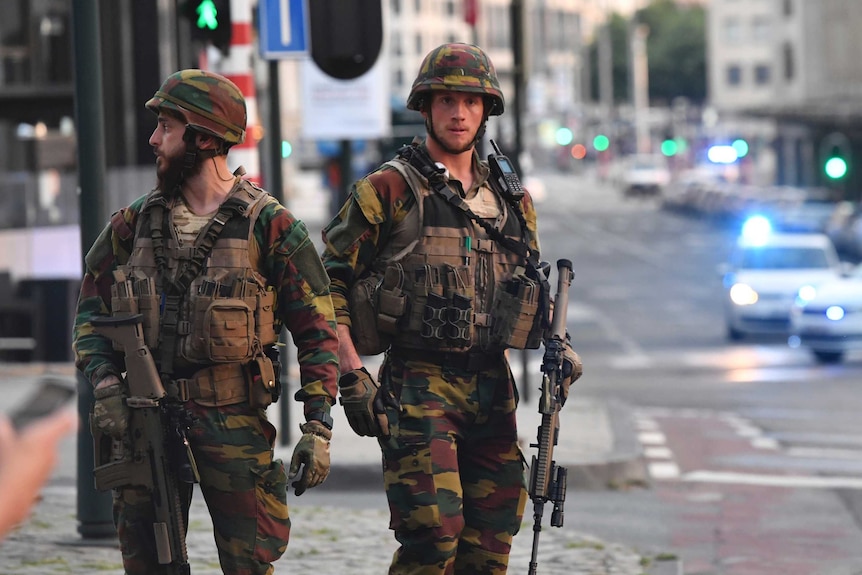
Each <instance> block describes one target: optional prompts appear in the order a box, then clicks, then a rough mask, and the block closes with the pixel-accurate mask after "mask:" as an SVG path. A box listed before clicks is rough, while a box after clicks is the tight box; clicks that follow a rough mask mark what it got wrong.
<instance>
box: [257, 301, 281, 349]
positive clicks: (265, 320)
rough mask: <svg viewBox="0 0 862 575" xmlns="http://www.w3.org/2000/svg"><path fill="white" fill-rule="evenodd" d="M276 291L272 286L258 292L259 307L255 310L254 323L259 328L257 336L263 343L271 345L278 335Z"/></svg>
mask: <svg viewBox="0 0 862 575" xmlns="http://www.w3.org/2000/svg"><path fill="white" fill-rule="evenodd" d="M274 322H275V292H274V291H273V290H272V288H267V289H266V291H264V290H259V291H258V292H257V307H256V308H255V310H254V323H255V326H256V328H257V337H258V339H260V344H261V345H270V344H273V343H275V342H276V340H277V339H278V335H277V334H276V333H275V326H274Z"/></svg>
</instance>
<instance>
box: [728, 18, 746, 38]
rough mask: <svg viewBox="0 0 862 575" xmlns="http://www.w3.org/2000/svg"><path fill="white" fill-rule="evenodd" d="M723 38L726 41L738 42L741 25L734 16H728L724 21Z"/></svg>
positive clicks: (740, 34)
mask: <svg viewBox="0 0 862 575" xmlns="http://www.w3.org/2000/svg"><path fill="white" fill-rule="evenodd" d="M724 39H725V41H727V42H738V41H739V40H741V39H742V25H741V24H740V23H739V20H738V19H736V18H728V19H726V20H725V21H724Z"/></svg>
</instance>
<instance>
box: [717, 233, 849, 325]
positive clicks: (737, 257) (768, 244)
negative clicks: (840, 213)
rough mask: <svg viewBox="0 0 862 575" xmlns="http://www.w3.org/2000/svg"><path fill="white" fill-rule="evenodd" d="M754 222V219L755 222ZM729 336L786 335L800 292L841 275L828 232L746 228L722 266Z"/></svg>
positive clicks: (840, 268) (839, 263) (836, 255)
mask: <svg viewBox="0 0 862 575" xmlns="http://www.w3.org/2000/svg"><path fill="white" fill-rule="evenodd" d="M754 222H755V220H751V223H754ZM722 271H723V272H724V288H725V303H724V309H725V321H726V326H727V337H728V339H730V340H734V341H736V340H740V339H742V338H743V337H745V336H746V335H748V334H768V333H784V334H786V333H788V331H789V327H790V311H791V309H792V308H793V305H794V302H795V300H796V297H797V294H798V293H799V291H800V288H803V287H809V286H810V287H816V286H818V285H820V284H821V283H823V282H826V281H830V280H835V279H837V278H840V277H841V271H842V267H841V262H840V261H839V259H838V254H837V253H836V251H835V247H834V246H833V245H832V241H831V240H830V239H829V238H828V237H827V236H826V235H824V234H782V233H772V232H771V231H770V230H768V229H766V230H762V231H760V232H755V233H752V232H751V231H750V228H749V229H746V228H745V227H744V228H743V233H742V234H741V235H740V237H739V239H738V241H737V245H736V248H735V250H734V251H733V254H732V256H731V259H730V262H728V264H726V266H723V268H722Z"/></svg>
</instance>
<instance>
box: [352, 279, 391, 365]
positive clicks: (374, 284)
mask: <svg viewBox="0 0 862 575" xmlns="http://www.w3.org/2000/svg"><path fill="white" fill-rule="evenodd" d="M381 280H382V274H379V273H371V274H369V275H367V276H365V277H362V278H360V279H359V280H357V281H356V282H355V283H354V284H353V287H351V288H350V293H349V294H348V298H347V299H348V302H347V303H348V305H349V306H350V323H351V326H350V335H351V337H352V339H353V345H354V346H355V347H356V352H357V353H358V354H360V355H377V354H379V353H383V352H384V351H386V349H388V348H389V344H390V343H391V341H392V336H391V335H389V334H386V333H380V331H379V330H378V329H377V310H376V294H377V290H378V286H379V285H380V283H381Z"/></svg>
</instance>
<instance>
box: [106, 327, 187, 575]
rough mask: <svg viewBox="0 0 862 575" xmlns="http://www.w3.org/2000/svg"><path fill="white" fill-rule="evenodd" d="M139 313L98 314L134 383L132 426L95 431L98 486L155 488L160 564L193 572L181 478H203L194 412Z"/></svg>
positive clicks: (174, 571)
mask: <svg viewBox="0 0 862 575" xmlns="http://www.w3.org/2000/svg"><path fill="white" fill-rule="evenodd" d="M141 319H142V316H141V315H140V314H136V315H130V316H127V317H99V318H93V320H92V325H93V329H95V330H96V333H99V334H101V335H104V336H106V337H108V338H110V339H111V341H113V342H114V343H115V344H117V345H118V346H120V347H121V348H122V349H123V351H124V353H125V356H126V379H127V380H128V384H129V398H128V399H127V400H126V401H127V403H128V405H129V407H130V408H131V409H130V416H129V431H128V434H127V436H126V438H124V439H121V440H118V439H113V438H111V437H110V436H108V435H106V434H102V433H100V432H98V431H95V430H94V431H93V437H94V440H95V457H96V464H95V469H94V472H93V475H94V477H95V480H96V489H99V490H101V491H104V490H107V489H113V488H117V487H127V486H142V487H145V488H146V489H149V490H150V492H151V493H152V501H153V506H154V508H155V509H154V511H155V522H154V523H153V534H154V536H155V541H156V554H157V556H158V561H159V563H160V564H162V565H165V566H167V569H168V571H166V572H167V573H170V574H171V575H189V574H190V573H191V569H190V567H189V558H188V551H187V549H186V529H185V524H184V521H183V514H182V505H181V503H180V490H179V482H180V481H182V482H183V483H189V484H190V483H194V482H195V481H197V480H198V473H197V467H196V466H195V463H194V458H193V457H192V454H191V448H190V447H189V443H188V439H187V438H186V430H187V429H188V427H189V426H190V425H191V422H192V418H191V416H190V414H189V413H188V412H187V411H186V410H185V409H184V408H183V406H182V404H181V403H180V402H179V401H171V400H169V399H168V397H167V393H166V392H165V387H164V385H163V384H162V381H161V379H160V377H159V372H158V370H157V369H156V364H155V361H154V360H153V356H152V354H151V353H150V350H149V348H148V347H147V345H146V343H144V333H143V329H142V324H141Z"/></svg>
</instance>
